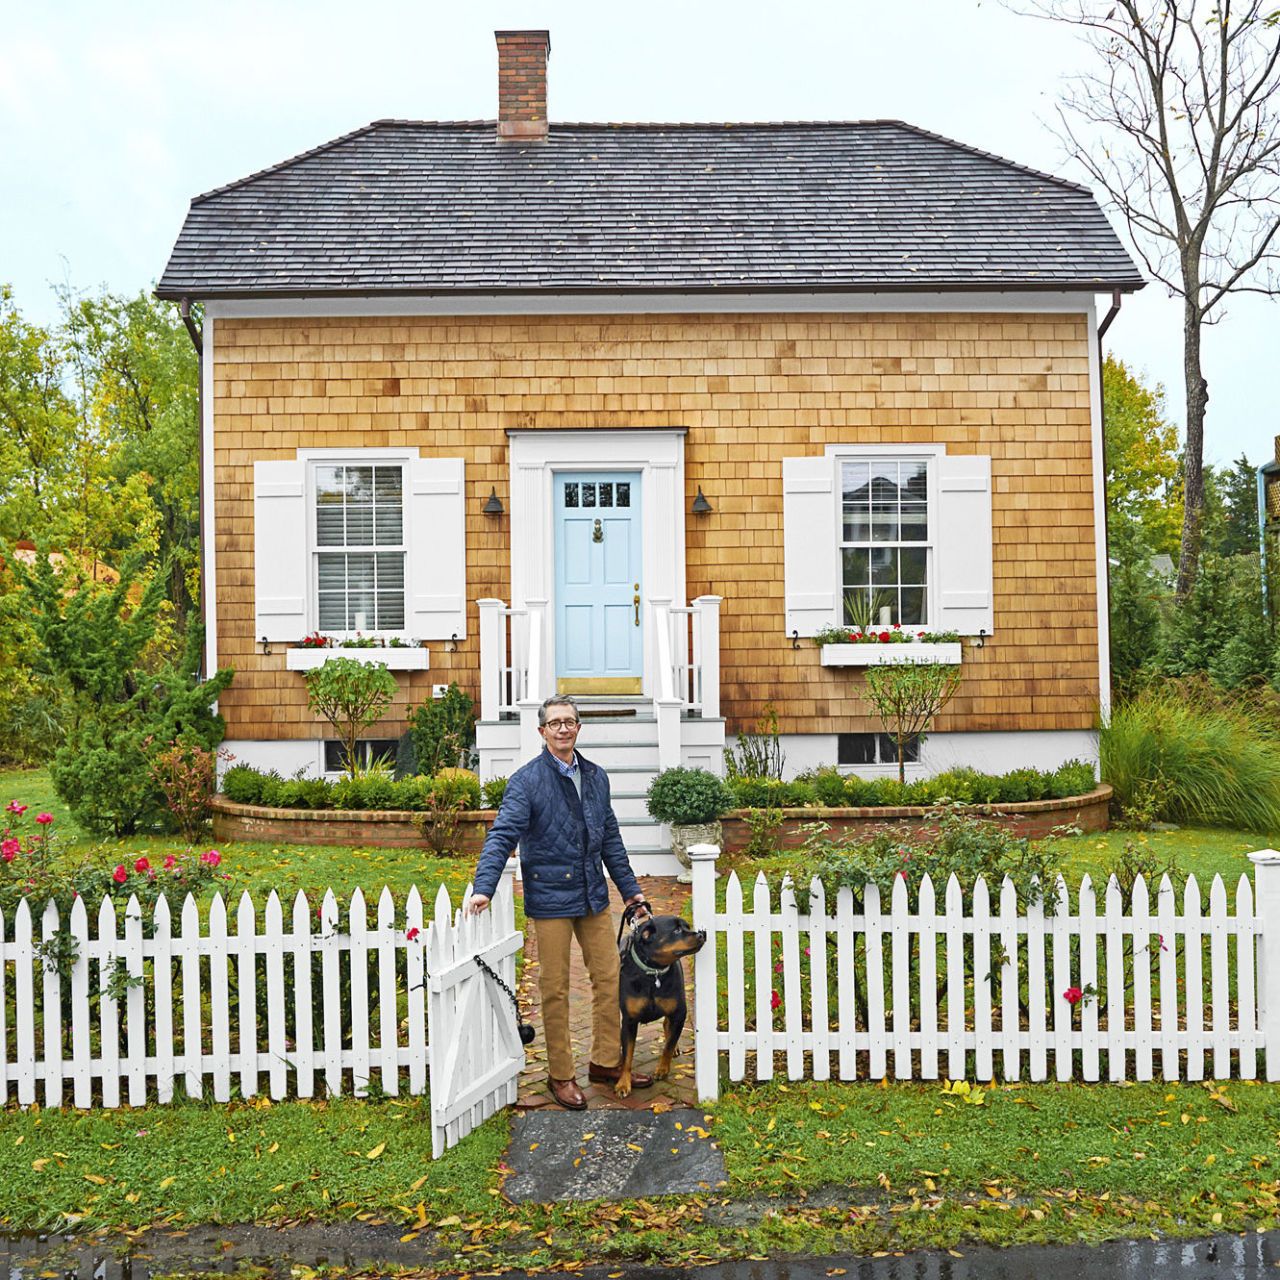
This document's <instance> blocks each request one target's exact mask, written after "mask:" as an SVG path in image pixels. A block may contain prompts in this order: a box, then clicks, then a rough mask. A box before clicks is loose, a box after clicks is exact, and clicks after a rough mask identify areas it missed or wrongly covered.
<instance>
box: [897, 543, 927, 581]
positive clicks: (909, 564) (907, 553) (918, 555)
mask: <svg viewBox="0 0 1280 1280" xmlns="http://www.w3.org/2000/svg"><path fill="white" fill-rule="evenodd" d="M928 556H929V553H928V552H927V551H926V550H925V549H924V548H923V547H903V548H902V550H901V551H899V552H898V563H899V564H900V565H901V567H902V585H903V586H904V587H922V586H924V584H925V583H926V582H927V581H928V579H927V578H926V577H925V565H926V564H927V563H928Z"/></svg>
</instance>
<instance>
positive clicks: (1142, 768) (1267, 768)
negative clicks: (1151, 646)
mask: <svg viewBox="0 0 1280 1280" xmlns="http://www.w3.org/2000/svg"><path fill="white" fill-rule="evenodd" d="M1101 747H1102V776H1103V777H1104V778H1105V779H1106V781H1108V782H1109V783H1111V785H1112V787H1114V788H1115V803H1116V805H1117V807H1118V808H1119V809H1120V810H1121V812H1124V811H1125V810H1127V809H1131V808H1134V807H1142V806H1143V804H1144V801H1145V800H1146V799H1149V798H1150V797H1151V796H1153V795H1154V796H1156V797H1157V798H1158V801H1159V803H1158V805H1157V807H1156V808H1155V809H1154V812H1153V813H1152V815H1151V816H1152V817H1155V818H1159V819H1163V820H1165V821H1172V822H1181V823H1188V824H1192V825H1201V826H1231V827H1243V828H1245V829H1247V830H1250V831H1259V832H1276V831H1280V750H1278V747H1280V740H1278V737H1277V734H1276V731H1275V729H1274V727H1273V726H1272V725H1271V724H1270V723H1269V722H1268V720H1267V719H1266V718H1265V716H1264V715H1263V714H1262V713H1260V712H1259V711H1258V710H1257V709H1256V708H1254V707H1253V706H1252V705H1250V704H1249V703H1247V702H1244V701H1239V702H1235V703H1227V702H1220V701H1217V700H1215V699H1214V698H1213V697H1212V696H1211V695H1210V694H1209V693H1208V692H1207V691H1206V690H1204V689H1200V688H1197V687H1195V686H1181V687H1175V688H1168V687H1151V688H1148V689H1146V690H1144V691H1143V692H1142V693H1141V694H1140V695H1138V696H1137V697H1136V698H1133V699H1131V700H1130V701H1129V702H1126V703H1123V704H1121V705H1120V706H1117V707H1116V708H1115V709H1114V711H1113V712H1112V715H1111V723H1110V724H1109V725H1106V726H1104V728H1103V730H1102V733H1101Z"/></svg>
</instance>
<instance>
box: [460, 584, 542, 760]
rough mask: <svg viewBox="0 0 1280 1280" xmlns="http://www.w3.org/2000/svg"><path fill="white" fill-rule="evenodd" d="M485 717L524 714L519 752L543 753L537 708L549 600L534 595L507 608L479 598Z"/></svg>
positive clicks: (482, 709)
mask: <svg viewBox="0 0 1280 1280" xmlns="http://www.w3.org/2000/svg"><path fill="white" fill-rule="evenodd" d="M476 603H477V604H478V605H479V608H480V718H481V719H482V720H502V719H505V718H506V717H508V716H519V719H520V751H521V755H522V757H523V758H524V759H526V760H529V759H532V758H533V757H534V756H536V755H537V754H538V751H539V750H540V749H541V744H540V742H539V741H538V707H539V706H540V705H541V703H542V700H543V698H544V697H546V694H545V693H544V692H543V689H542V666H543V646H544V642H545V637H546V604H547V602H546V601H545V600H530V601H529V603H528V605H527V607H525V608H523V609H508V608H507V606H506V605H505V604H504V603H503V601H501V600H479V601H477V602H476Z"/></svg>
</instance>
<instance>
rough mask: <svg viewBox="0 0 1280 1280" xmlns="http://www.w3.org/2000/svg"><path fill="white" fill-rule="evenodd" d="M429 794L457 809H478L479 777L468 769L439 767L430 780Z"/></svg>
mask: <svg viewBox="0 0 1280 1280" xmlns="http://www.w3.org/2000/svg"><path fill="white" fill-rule="evenodd" d="M431 794H432V795H433V796H435V797H436V798H437V799H438V800H440V801H444V802H447V803H450V804H456V806H457V807H458V808H459V809H478V808H479V807H480V779H479V778H478V777H477V776H476V775H475V774H474V773H472V772H471V770H470V769H441V770H440V772H439V773H437V774H436V776H435V777H434V778H433V779H432V780H431Z"/></svg>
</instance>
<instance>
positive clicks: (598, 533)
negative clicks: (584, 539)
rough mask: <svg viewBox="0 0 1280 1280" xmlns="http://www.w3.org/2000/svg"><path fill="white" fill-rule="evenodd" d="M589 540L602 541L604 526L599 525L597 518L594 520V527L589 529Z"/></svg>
mask: <svg viewBox="0 0 1280 1280" xmlns="http://www.w3.org/2000/svg"><path fill="white" fill-rule="evenodd" d="M591 541H592V542H603V541H604V528H603V527H602V526H601V524H600V521H599V520H597V521H596V527H595V528H594V529H593V530H592V531H591Z"/></svg>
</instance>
